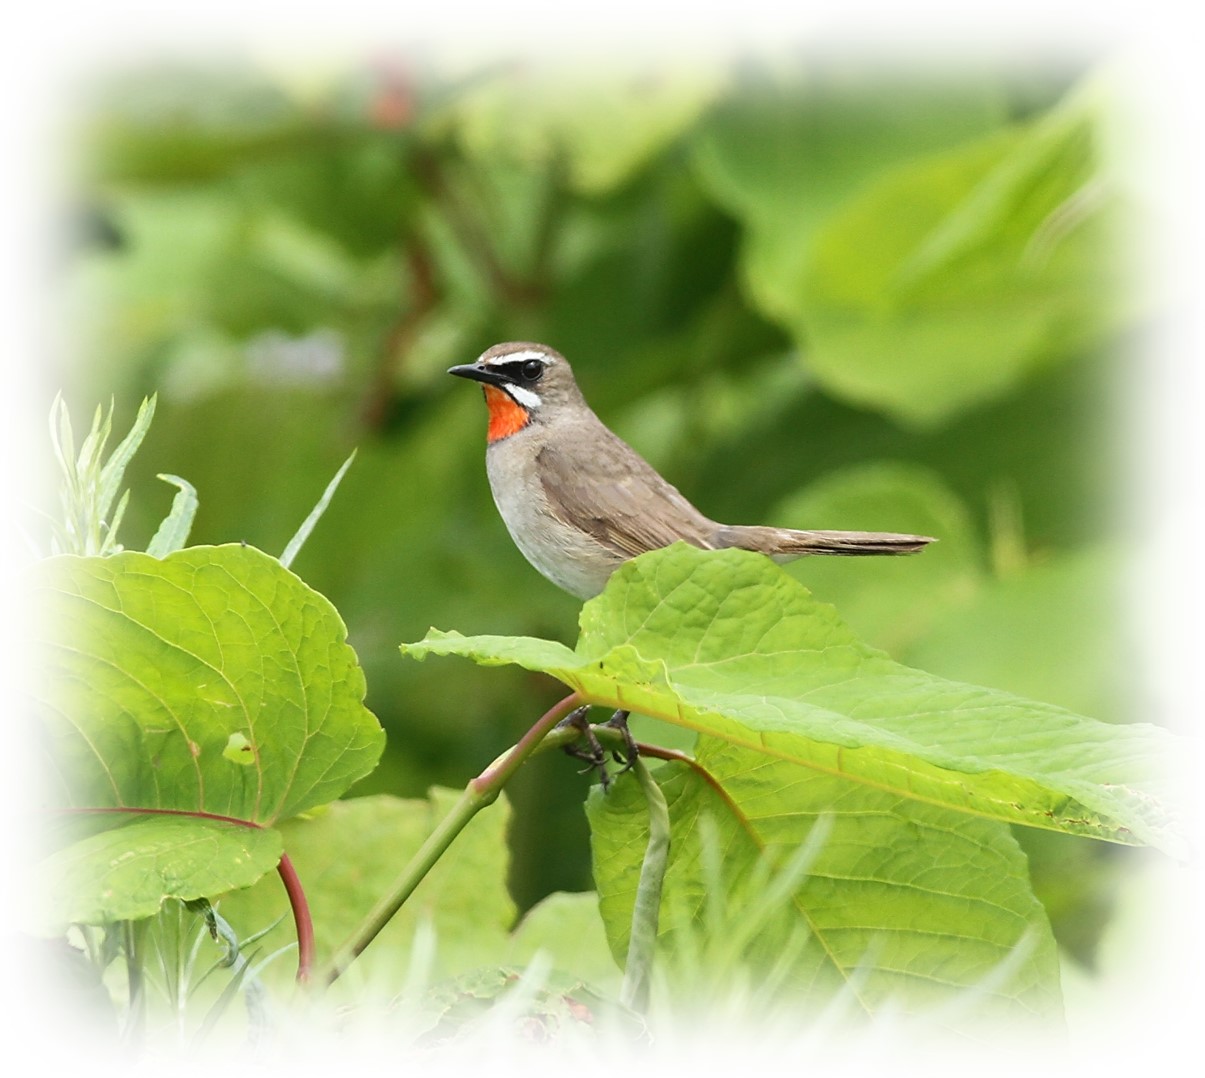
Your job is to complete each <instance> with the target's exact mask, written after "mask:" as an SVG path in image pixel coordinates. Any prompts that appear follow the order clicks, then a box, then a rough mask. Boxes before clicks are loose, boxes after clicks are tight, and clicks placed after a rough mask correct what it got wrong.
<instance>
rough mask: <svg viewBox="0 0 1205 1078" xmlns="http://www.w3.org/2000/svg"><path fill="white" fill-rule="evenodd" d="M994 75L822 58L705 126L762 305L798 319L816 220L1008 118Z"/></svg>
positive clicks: (763, 78) (711, 176) (735, 101)
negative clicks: (889, 68)
mask: <svg viewBox="0 0 1205 1078" xmlns="http://www.w3.org/2000/svg"><path fill="white" fill-rule="evenodd" d="M1005 118H1006V111H1005V100H1004V94H1003V93H1002V91H1001V87H1000V85H999V83H998V80H996V79H993V78H981V77H974V78H961V79H950V78H940V77H938V78H935V77H933V76H931V75H922V74H920V73H918V72H912V73H910V74H909V73H902V72H895V73H888V72H885V71H884V70H883V69H881V68H874V69H871V68H864V69H858V68H856V67H849V66H844V67H840V68H833V67H831V66H824V65H817V66H815V67H814V68H813V69H812V70H810V71H809V70H807V69H806V68H802V69H797V70H793V71H790V72H775V71H773V70H772V69H770V70H763V71H759V72H758V75H757V78H756V79H755V80H750V81H749V83H748V84H747V85H744V86H742V87H740V88H739V89H738V91H737V92H736V93H733V94H730V95H728V96H727V97H726V98H725V99H724V100H723V101H722V102H721V104H720V105H719V107H717V108H715V109H713V110H712V111H711V113H710V114H709V116H708V117H707V119H706V122H704V123H703V124H701V125H700V129H699V132H698V134H697V135H696V136H695V138H694V140H693V142H692V148H693V150H694V155H693V163H694V165H695V167H696V169H697V171H698V173H699V175H700V178H701V179H702V180H703V182H704V183H705V184H706V186H707V187H708V189H709V190H710V191H711V192H712V193H713V195H714V196H715V197H716V198H717V199H719V200H720V201H721V202H722V203H723V204H724V205H725V206H727V207H728V208H729V209H731V210H732V211H733V212H734V213H736V214H737V215H738V216H739V217H740V218H741V221H742V223H743V224H744V226H745V229H746V241H745V246H744V250H743V253H742V262H743V267H744V270H745V277H746V280H747V281H748V283H749V287H750V290H751V291H752V293H753V295H754V297H755V299H756V301H757V303H758V305H759V306H760V307H761V308H762V309H763V310H765V311H766V313H768V314H771V315H773V316H775V317H777V318H783V319H786V320H788V321H789V322H794V320H795V318H796V317H797V315H798V310H799V292H798V282H799V279H800V275H801V274H802V273H803V272H805V270H806V267H807V266H808V264H809V259H810V257H811V253H812V243H813V239H814V237H815V235H816V233H817V230H818V229H819V228H820V227H821V226H822V225H823V224H824V222H825V221H827V220H828V219H829V218H831V217H832V216H833V214H834V213H835V212H836V211H838V210H839V209H840V207H841V206H843V205H844V204H845V203H847V202H849V201H851V200H852V199H855V198H856V197H857V196H858V195H859V194H860V193H861V192H862V191H863V190H864V189H865V188H866V187H867V186H868V185H870V184H872V183H873V182H874V181H875V180H876V179H877V178H878V177H879V176H880V175H882V174H884V173H886V172H888V171H890V169H892V168H893V167H895V166H896V165H899V164H900V163H902V162H906V161H910V160H912V159H915V158H917V157H921V156H925V155H928V154H932V153H934V152H937V151H940V150H945V149H949V148H951V147H954V146H957V145H959V144H961V143H963V142H965V141H966V140H968V139H974V138H978V137H980V136H982V135H985V134H987V133H988V132H989V131H992V130H994V129H996V128H998V127H999V126H1000V125H1001V124H1003V123H1004V121H1005Z"/></svg>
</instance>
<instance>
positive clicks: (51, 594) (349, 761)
mask: <svg viewBox="0 0 1205 1078" xmlns="http://www.w3.org/2000/svg"><path fill="white" fill-rule="evenodd" d="M29 584H30V596H29V609H31V610H35V611H37V612H38V615H39V617H38V626H37V630H36V635H35V639H34V643H33V649H32V650H33V656H32V658H33V669H34V674H33V677H32V679H31V680H32V685H31V692H32V695H33V698H34V702H35V710H36V714H37V717H38V718H39V719H40V721H41V735H42V745H43V749H44V759H45V763H46V765H47V771H48V773H49V775H50V776H51V779H50V781H49V783H48V786H49V789H48V791H47V793H48V796H49V798H50V800H51V802H52V803H54V802H57V803H58V804H60V805H64V806H72V807H77V808H78V807H83V808H89V809H106V808H155V809H176V810H181V811H192V812H207V813H213V814H217V815H221V816H230V817H236V818H238V819H243V820H248V821H252V822H256V823H261V824H271V823H274V822H276V821H278V820H281V819H284V818H287V817H289V816H293V815H295V814H296V813H299V812H302V811H304V810H306V809H308V808H313V807H314V806H316V805H320V804H323V803H325V802H328V801H332V800H334V799H335V798H337V797H339V796H340V795H341V794H342V793H343V792H344V791H346V790H347V788H348V787H349V786H350V785H351V784H352V783H353V782H354V781H355V780H356V779H358V778H360V777H362V776H363V775H365V774H367V773H368V772H369V771H371V770H372V768H373V767H374V766H375V764H376V761H377V758H378V757H379V755H380V753H381V750H382V748H383V745H384V733H383V731H382V730H381V728H380V726H379V724H378V723H377V721H376V719H375V718H374V717H373V715H372V714H371V712H369V711H368V710H367V709H366V708H365V707H364V704H363V698H364V676H363V673H362V672H361V670H360V667H359V665H358V663H357V661H356V656H355V653H354V652H353V651H352V649H351V648H350V647H349V646H348V644H347V641H346V629H345V627H344V625H343V622H342V620H341V619H340V618H339V615H338V613H337V612H336V611H335V609H334V607H333V606H331V604H330V603H329V602H328V601H327V600H326V599H325V598H323V597H322V596H321V595H319V594H318V593H317V592H315V591H313V590H312V589H311V588H309V587H307V586H306V585H305V584H304V583H303V582H302V581H301V580H300V579H298V578H297V577H296V576H294V575H293V574H292V573H290V572H288V571H287V570H286V569H284V568H283V567H282V566H281V565H280V563H279V562H278V561H277V560H276V559H275V558H271V557H269V556H268V555H266V554H263V553H261V552H260V551H258V550H255V549H254V548H252V547H245V546H237V545H231V546H221V547H190V548H188V549H186V550H182V551H178V552H176V553H174V554H170V555H168V556H167V557H164V558H162V559H159V558H153V557H151V556H149V555H146V554H138V553H123V554H119V555H116V556H114V557H109V558H79V557H70V556H63V557H57V558H50V559H47V560H46V561H44V562H41V563H39V564H38V565H36V566H34V567H33V569H32V571H31V574H30V581H29Z"/></svg>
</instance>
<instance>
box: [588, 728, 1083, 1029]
mask: <svg viewBox="0 0 1205 1078" xmlns="http://www.w3.org/2000/svg"><path fill="white" fill-rule="evenodd" d="M656 776H657V778H658V780H659V782H660V784H661V785H662V787H663V789H664V792H665V797H666V800H667V802H668V804H669V808H670V816H671V819H672V828H673V837H672V842H671V849H672V851H673V856H672V861H671V865H670V869H669V872H668V874H667V877H666V880H665V892H664V908H663V912H662V918H661V924H662V929H661V935H660V939H659V946H660V951H659V961H660V962H661V963H662V964H661V967H660V968H661V970H662V973H663V975H664V976H665V978H666V979H667V981H668V984H669V987H670V989H671V991H672V992H673V994H674V996H675V998H677V999H679V1000H682V1001H684V1002H688V1003H695V1004H698V1003H699V1002H704V1001H708V998H709V997H710V998H711V1001H712V1002H721V1001H722V1002H724V1003H727V1004H729V1005H732V1003H733V1002H734V1001H736V1002H738V1003H743V1004H744V1005H745V1006H746V1007H748V1008H750V1009H753V1010H754V1011H755V1012H756V1013H757V1014H758V1015H759V1016H761V1017H764V1016H765V1014H766V1013H767V1011H768V1010H769V1009H770V1008H772V1007H773V1006H775V1005H777V1006H785V1007H790V1008H791V1009H792V1013H798V1009H799V1007H800V1006H801V1005H806V1003H809V1002H810V1003H811V1004H813V1005H816V1004H819V1003H822V1002H828V1001H835V1002H837V1003H839V1004H840V1005H843V1006H845V1007H847V1008H848V1009H849V1010H850V1011H851V1012H853V1013H860V1014H876V1013H880V1012H882V1011H884V1010H885V1009H888V1008H898V1009H900V1010H902V1011H903V1012H904V1013H907V1014H910V1015H912V1014H916V1013H922V1014H924V1013H928V1015H929V1017H930V1018H931V1019H932V1020H934V1021H937V1022H940V1023H942V1024H951V1025H954V1026H955V1027H959V1028H961V1027H963V1026H964V1025H965V1024H966V1023H967V1022H968V1021H970V1022H977V1021H981V1020H982V1019H984V1018H986V1017H988V1016H991V1017H993V1018H998V1017H1002V1016H1008V1017H1010V1018H1033V1017H1035V1016H1037V1017H1040V1018H1044V1019H1050V1018H1052V1017H1056V1016H1057V1015H1058V1014H1059V1010H1060V1006H1059V989H1058V984H1059V981H1058V956H1057V951H1056V949H1055V946H1054V941H1053V938H1052V937H1051V934H1050V929H1049V926H1048V924H1047V922H1046V917H1045V913H1044V912H1043V910H1042V907H1041V904H1040V903H1039V902H1038V901H1037V900H1036V899H1035V898H1034V896H1033V894H1032V892H1031V891H1030V888H1029V883H1028V873H1027V866H1026V860H1025V857H1024V855H1023V854H1022V852H1021V851H1020V849H1019V848H1018V847H1017V844H1016V842H1015V841H1014V840H1013V838H1012V837H1011V835H1010V832H1009V829H1008V828H1007V827H1005V826H1004V825H1002V824H999V823H996V822H994V821H990V820H983V819H978V818H976V817H974V816H968V815H966V814H962V813H956V812H952V811H951V810H949V809H946V808H942V807H940V806H936V805H928V804H924V803H921V802H918V801H916V800H913V799H911V798H909V797H906V796H900V795H898V794H895V793H892V792H889V791H886V790H878V789H873V788H871V787H868V786H865V785H861V784H858V783H854V782H850V781H848V780H847V779H844V778H840V777H837V776H831V775H822V774H816V773H813V772H803V771H801V770H800V769H799V768H796V767H794V766H792V765H791V764H789V763H787V762H785V761H782V760H767V759H766V757H765V756H764V755H763V754H762V753H760V752H758V751H756V750H753V749H749V748H744V747H740V746H735V745H732V744H726V743H724V742H720V741H717V740H716V739H714V738H701V739H700V745H699V752H698V757H697V766H687V765H684V764H677V763H675V764H671V765H667V766H664V767H662V768H660V769H658V771H657V772H656ZM643 801H644V797H643V795H642V794H641V793H640V792H639V790H638V789H637V784H636V783H634V782H631V781H626V780H625V781H620V782H617V783H616V784H615V786H614V787H613V789H612V791H611V793H609V794H608V795H607V796H605V797H603V796H599V795H595V796H592V797H591V799H590V802H589V804H588V810H589V813H590V817H591V822H592V825H593V847H594V869H595V878H596V881H597V884H598V888H599V896H600V903H601V908H602V912H603V920H604V923H605V924H606V926H607V932H608V937H609V939H610V941H611V946H612V950H613V952H614V953H615V954H616V955H617V956H622V955H623V954H624V952H625V951H626V948H627V926H628V925H629V924H630V923H631V915H632V905H633V896H634V893H635V885H636V878H637V875H638V874H639V872H640V870H641V865H640V861H641V855H642V851H643V848H644V842H645V841H646V836H647V832H648V824H647V813H646V811H645V809H644V806H643ZM801 853H802V856H801ZM938 1007H941V1008H944V1010H943V1011H942V1012H940V1013H937V1012H936V1008H938ZM959 1010H965V1013H964V1014H959V1013H958V1012H959Z"/></svg>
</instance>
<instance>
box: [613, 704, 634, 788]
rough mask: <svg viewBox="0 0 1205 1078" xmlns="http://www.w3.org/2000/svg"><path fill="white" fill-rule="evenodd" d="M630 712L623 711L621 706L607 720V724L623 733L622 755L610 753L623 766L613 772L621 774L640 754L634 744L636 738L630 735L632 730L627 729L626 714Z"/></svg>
mask: <svg viewBox="0 0 1205 1078" xmlns="http://www.w3.org/2000/svg"><path fill="white" fill-rule="evenodd" d="M630 714H631V712H628V711H624V710H623V709H622V708H621V709H620V710H619V711H617V712H615V714H614V715H612V716H611V717H610V719H608V720H607V725H608V726H610V727H612V728H613V729H615V730H618V731H619V732H620V733H621V734H622V735H623V755H622V756H621V755H620V754H619V753H618V752H612V753H611V755H612V756H613V757H614V758H615V762H616V763H617V764H623V766H622V767H621V768H620V769H619V770H618V771H616V772H615V774H617V775H622V774H623V773H624V772H625V771H627V770H628V769H629V768H630V767H631V766H632V765H633V764H634V763H635V762H636V757H637V756H639V755H640V749H639V748H638V747H637V745H636V739H635V738H634V737H632V732H631V731H630V730H629V729H628V715H630Z"/></svg>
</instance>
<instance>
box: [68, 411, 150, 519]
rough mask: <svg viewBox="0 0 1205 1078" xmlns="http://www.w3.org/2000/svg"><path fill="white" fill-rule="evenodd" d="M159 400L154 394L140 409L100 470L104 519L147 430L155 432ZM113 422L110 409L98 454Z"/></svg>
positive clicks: (98, 505) (99, 508)
mask: <svg viewBox="0 0 1205 1078" xmlns="http://www.w3.org/2000/svg"><path fill="white" fill-rule="evenodd" d="M155 399H156V398H155V396H154V394H152V395H151V396H150V397H147V398H145V399H144V400H143V402H142V404H140V405H139V406H138V415H137V416H135V417H134V425H133V426H132V427H130V432H129V433H128V434H127V435H126V436H125V437H124V438H123V439H122V440H121V442H120V443H119V444H118V446H117V448H116V449H114V450H113V453H112V455H111V456H110V457H109V459H108V460H107V461H106V462H105V465H104V467H103V468H101V469H100V474H99V476H98V479H97V486H96V511H97V513H98V514H99V516H100V517H101V518H102V519H103V518H104V517H105V516H107V515H108V512H109V507H110V506H111V505H112V504H113V499H114V498H116V497H117V491H118V488H120V486H121V481H122V479H123V478H124V477H125V472H126V466H127V465H128V464H129V463H130V461H131V460H132V459H133V457H134V454H135V453H137V452H138V447H139V446H140V445H142V440H143V438H145V437H146V433H147V431H148V430H150V429H151V420H152V419H154V417H155ZM111 422H112V410H111V409H110V412H109V415H108V416H107V417H106V418H105V430H104V435H105V436H104V437H103V438H101V440H100V442H99V444H98V445H97V453H99V452H100V448H101V447H102V446H103V445H104V442H105V441H106V440H107V437H108V433H109V427H110V424H111ZM94 430H95V428H94ZM82 455H83V454H82V452H81V456H82ZM110 531H111V532H113V531H116V528H115V527H114V528H111V529H110Z"/></svg>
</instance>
